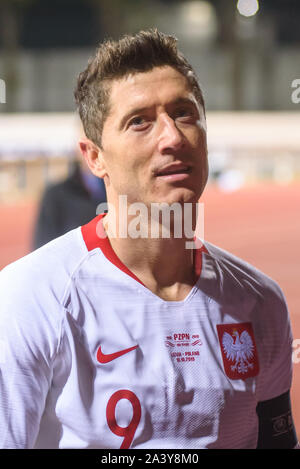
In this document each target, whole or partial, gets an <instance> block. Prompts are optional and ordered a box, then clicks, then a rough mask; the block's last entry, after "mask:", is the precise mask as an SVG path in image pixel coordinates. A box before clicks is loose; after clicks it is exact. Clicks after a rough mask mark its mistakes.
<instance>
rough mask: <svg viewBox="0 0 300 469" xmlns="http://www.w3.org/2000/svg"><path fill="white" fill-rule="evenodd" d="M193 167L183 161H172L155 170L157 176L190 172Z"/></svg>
mask: <svg viewBox="0 0 300 469" xmlns="http://www.w3.org/2000/svg"><path fill="white" fill-rule="evenodd" d="M190 170H191V167H190V166H189V165H186V164H183V163H172V164H169V165H167V166H163V167H162V168H159V169H158V170H156V171H155V176H170V175H172V174H182V173H189V172H190Z"/></svg>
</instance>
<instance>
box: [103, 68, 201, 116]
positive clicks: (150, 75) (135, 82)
mask: <svg viewBox="0 0 300 469" xmlns="http://www.w3.org/2000/svg"><path fill="white" fill-rule="evenodd" d="M181 97H185V98H186V97H189V98H190V99H192V100H193V101H195V103H196V98H195V96H194V95H193V93H192V90H191V86H190V84H189V82H188V80H187V78H186V77H185V76H184V75H182V74H181V73H180V72H178V71H177V70H175V69H174V68H172V67H169V66H163V67H155V68H153V69H152V70H150V71H149V72H142V73H135V74H132V75H128V76H126V77H124V78H121V79H118V80H114V81H113V82H112V85H111V90H110V99H109V101H110V114H112V113H118V114H119V113H121V112H122V111H127V110H128V109H130V108H133V107H136V106H137V107H140V106H145V107H147V106H153V105H155V104H162V105H164V104H168V103H169V102H171V101H172V100H174V101H176V100H178V98H181Z"/></svg>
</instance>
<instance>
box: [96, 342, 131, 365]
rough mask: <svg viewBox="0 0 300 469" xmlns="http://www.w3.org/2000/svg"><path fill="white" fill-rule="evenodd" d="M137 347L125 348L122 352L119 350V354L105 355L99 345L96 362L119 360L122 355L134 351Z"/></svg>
mask: <svg viewBox="0 0 300 469" xmlns="http://www.w3.org/2000/svg"><path fill="white" fill-rule="evenodd" d="M137 347H138V345H135V346H134V347H130V348H126V349H124V350H120V351H119V352H115V353H109V354H105V353H103V352H102V350H101V345H100V347H99V348H98V350H97V360H98V362H99V363H109V362H111V361H113V360H115V359H116V358H119V357H121V356H122V355H125V353H128V352H131V351H132V350H135V349H136V348H137Z"/></svg>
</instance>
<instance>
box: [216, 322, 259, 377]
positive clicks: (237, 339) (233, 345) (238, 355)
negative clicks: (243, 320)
mask: <svg viewBox="0 0 300 469" xmlns="http://www.w3.org/2000/svg"><path fill="white" fill-rule="evenodd" d="M222 345H223V349H224V352H225V354H226V357H227V359H228V360H230V361H233V362H235V363H234V364H233V365H231V370H232V371H236V370H237V371H238V372H239V373H247V371H248V369H249V368H250V369H251V368H253V363H249V360H251V358H253V352H254V344H253V341H252V339H251V337H250V335H249V334H248V332H247V331H243V332H242V333H241V335H239V333H238V332H237V331H233V333H232V336H231V335H230V334H228V332H224V334H223V338H222Z"/></svg>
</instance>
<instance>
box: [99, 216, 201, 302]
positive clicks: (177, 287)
mask: <svg viewBox="0 0 300 469" xmlns="http://www.w3.org/2000/svg"><path fill="white" fill-rule="evenodd" d="M138 222H139V223H137V217H135V218H134V217H133V216H127V218H126V219H125V220H120V218H119V217H118V216H115V214H112V213H109V214H107V215H106V216H105V218H104V220H103V225H104V228H105V230H106V232H107V234H108V237H109V240H110V243H111V246H112V248H113V250H114V251H115V253H116V254H117V256H118V257H119V259H120V260H121V261H122V262H123V263H124V264H125V265H126V266H127V267H128V268H129V269H130V270H131V271H132V272H133V273H134V274H135V275H136V276H137V277H138V278H139V279H140V280H141V281H142V282H143V283H144V285H145V286H147V287H148V288H149V289H150V290H151V291H153V292H154V293H156V294H157V295H159V296H161V297H164V298H166V299H170V298H171V299H177V300H178V299H183V298H184V297H185V296H186V294H187V293H188V291H189V290H190V289H191V288H192V287H193V285H194V284H195V281H196V279H195V273H194V265H193V254H194V250H193V249H191V248H190V247H191V245H192V239H193V236H192V235H193V233H189V237H187V236H185V234H184V230H182V236H180V237H178V232H176V229H175V228H176V226H175V225H176V223H175V219H174V218H172V219H171V222H170V223H169V225H170V226H169V227H168V229H166V228H167V227H166V223H164V224H162V223H160V222H156V221H155V220H154V221H153V219H151V217H144V218H143V217H139V219H138ZM126 228H127V230H126ZM177 228H178V227H177ZM153 233H154V234H156V237H155V236H153ZM187 243H189V244H187Z"/></svg>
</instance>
